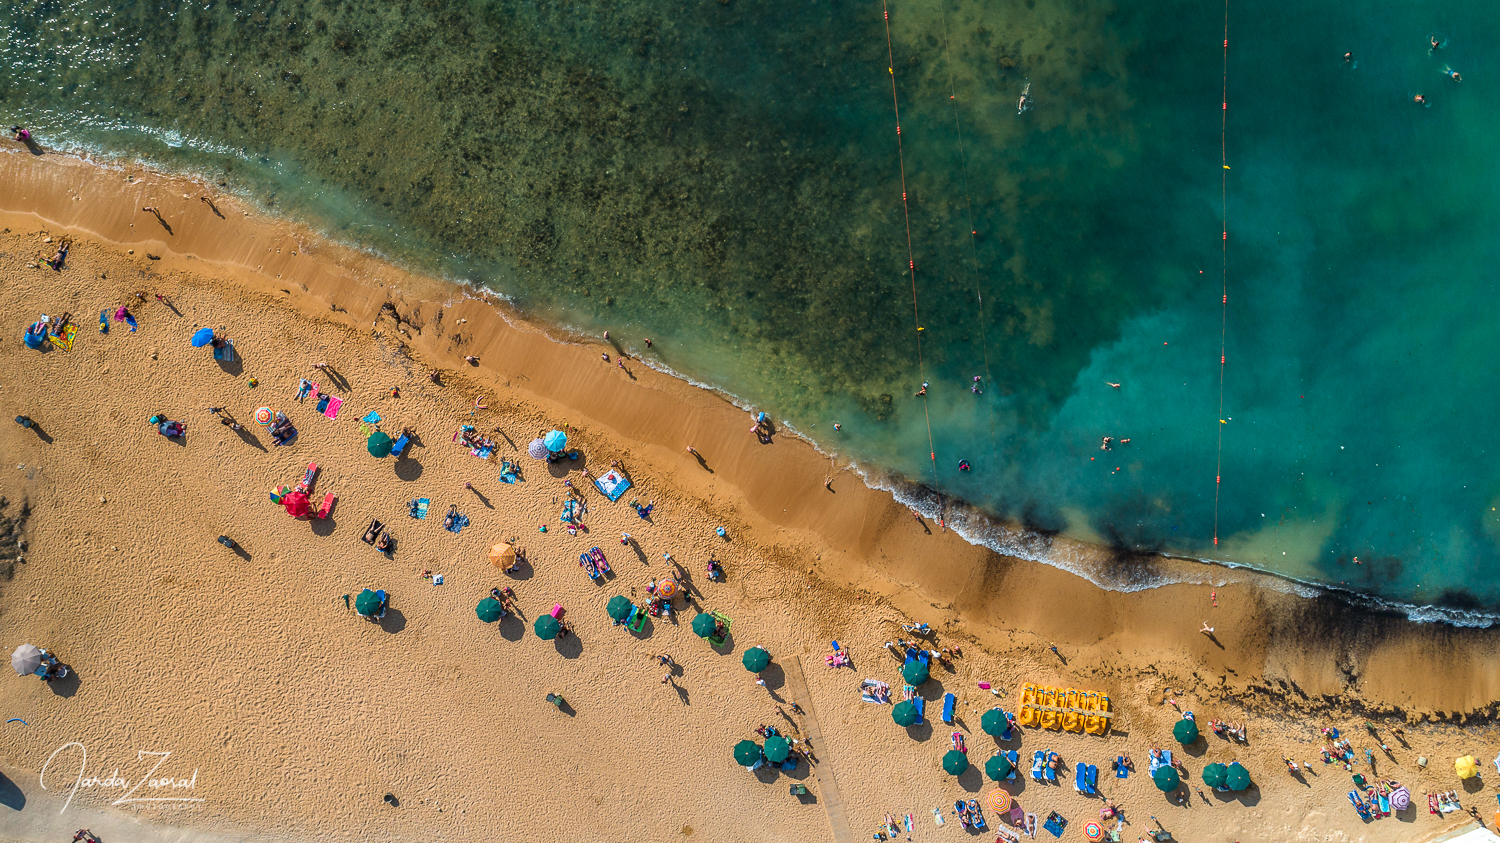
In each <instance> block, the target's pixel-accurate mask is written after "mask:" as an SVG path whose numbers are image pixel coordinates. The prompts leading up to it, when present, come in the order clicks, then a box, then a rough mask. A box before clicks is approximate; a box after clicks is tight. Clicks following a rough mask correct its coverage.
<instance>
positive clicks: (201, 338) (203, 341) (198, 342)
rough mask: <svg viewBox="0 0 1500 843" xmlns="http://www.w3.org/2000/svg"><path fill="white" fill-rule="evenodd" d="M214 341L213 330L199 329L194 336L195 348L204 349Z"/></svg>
mask: <svg viewBox="0 0 1500 843" xmlns="http://www.w3.org/2000/svg"><path fill="white" fill-rule="evenodd" d="M213 341H214V329H213V328H199V329H198V330H197V332H196V333H194V334H193V348H202V347H203V346H205V345H208V344H209V343H211V342H213Z"/></svg>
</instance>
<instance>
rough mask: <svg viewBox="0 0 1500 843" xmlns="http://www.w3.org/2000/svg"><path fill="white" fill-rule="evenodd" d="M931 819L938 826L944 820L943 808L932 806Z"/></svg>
mask: <svg viewBox="0 0 1500 843" xmlns="http://www.w3.org/2000/svg"><path fill="white" fill-rule="evenodd" d="M932 821H933V822H935V823H937V824H938V825H939V826H941V825H942V824H943V823H944V822H945V820H944V819H943V809H942V808H933V809H932Z"/></svg>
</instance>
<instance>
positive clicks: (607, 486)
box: [594, 468, 630, 502]
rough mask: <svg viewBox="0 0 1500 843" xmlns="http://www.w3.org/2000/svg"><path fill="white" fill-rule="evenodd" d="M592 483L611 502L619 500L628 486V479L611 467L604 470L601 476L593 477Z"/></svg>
mask: <svg viewBox="0 0 1500 843" xmlns="http://www.w3.org/2000/svg"><path fill="white" fill-rule="evenodd" d="M594 485H595V486H596V487H598V489H599V492H600V493H601V494H603V495H604V496H605V497H606V498H609V500H610V501H611V502H613V501H617V500H619V499H620V496H621V495H623V494H625V490H626V489H629V488H630V481H629V480H627V479H625V475H623V474H621V473H620V472H619V471H618V470H616V469H613V468H612V469H610V470H609V471H607V472H605V473H604V476H603V477H598V478H595V480H594Z"/></svg>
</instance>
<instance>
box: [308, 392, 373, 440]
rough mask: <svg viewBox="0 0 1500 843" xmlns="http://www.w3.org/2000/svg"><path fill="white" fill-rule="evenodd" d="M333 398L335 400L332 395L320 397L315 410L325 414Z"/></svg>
mask: <svg viewBox="0 0 1500 843" xmlns="http://www.w3.org/2000/svg"><path fill="white" fill-rule="evenodd" d="M332 398H333V396H332V395H320V396H318V404H317V406H316V407H314V408H313V409H315V410H317V411H318V412H320V413H321V412H323V411H324V410H326V409H328V402H329V400H330V399H332ZM361 432H363V431H361Z"/></svg>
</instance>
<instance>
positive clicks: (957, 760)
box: [943, 749, 969, 776]
mask: <svg viewBox="0 0 1500 843" xmlns="http://www.w3.org/2000/svg"><path fill="white" fill-rule="evenodd" d="M967 769H969V756H967V755H965V754H963V753H962V752H959V751H958V750H956V749H950V750H948V754H947V755H944V756H943V772H945V773H947V774H948V775H950V776H958V775H962V774H963V771H965V770H967Z"/></svg>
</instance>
